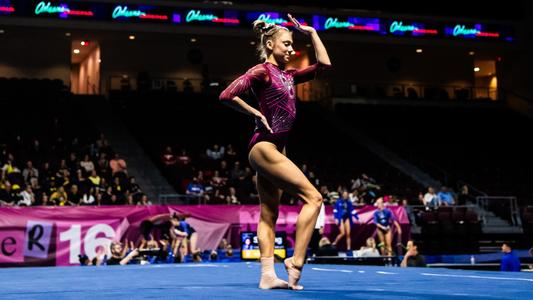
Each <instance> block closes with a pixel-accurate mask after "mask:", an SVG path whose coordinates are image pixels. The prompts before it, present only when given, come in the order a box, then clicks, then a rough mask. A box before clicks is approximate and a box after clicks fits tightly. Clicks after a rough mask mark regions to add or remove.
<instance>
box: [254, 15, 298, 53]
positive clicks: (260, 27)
mask: <svg viewBox="0 0 533 300" xmlns="http://www.w3.org/2000/svg"><path fill="white" fill-rule="evenodd" d="M252 24H253V26H254V32H255V33H256V34H257V37H258V39H259V43H258V44H257V54H258V55H259V59H260V60H261V61H263V62H264V61H265V60H266V59H267V57H268V55H269V54H270V52H271V50H270V49H268V48H267V46H266V43H267V41H269V40H274V38H275V36H276V35H277V34H278V33H279V32H281V31H282V30H286V31H287V32H290V31H289V29H287V28H286V27H283V26H279V25H276V24H274V23H267V22H265V21H263V20H255V21H254V22H253V23H252Z"/></svg>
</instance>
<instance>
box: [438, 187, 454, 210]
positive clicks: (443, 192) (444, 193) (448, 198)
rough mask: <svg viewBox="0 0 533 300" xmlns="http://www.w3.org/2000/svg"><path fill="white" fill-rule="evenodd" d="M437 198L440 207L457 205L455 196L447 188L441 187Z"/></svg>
mask: <svg viewBox="0 0 533 300" xmlns="http://www.w3.org/2000/svg"><path fill="white" fill-rule="evenodd" d="M437 197H438V198H439V205H444V206H450V205H454V204H455V199H454V197H453V194H452V193H451V192H450V191H449V190H448V188H447V187H445V186H443V187H441V189H440V192H439V193H438V194H437Z"/></svg>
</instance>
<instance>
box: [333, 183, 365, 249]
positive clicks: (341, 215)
mask: <svg viewBox="0 0 533 300" xmlns="http://www.w3.org/2000/svg"><path fill="white" fill-rule="evenodd" d="M333 216H334V218H335V223H337V226H339V234H338V235H337V237H336V238H335V241H334V242H333V244H332V245H333V246H336V245H337V243H338V242H339V241H340V240H341V239H342V238H343V237H344V236H346V250H351V249H352V238H351V236H350V232H351V229H352V226H353V224H354V223H357V221H358V220H359V216H358V215H357V212H356V211H355V209H354V208H353V204H352V201H351V200H350V198H349V197H348V192H347V191H344V192H342V195H341V197H339V199H337V201H336V202H335V208H334V209H333Z"/></svg>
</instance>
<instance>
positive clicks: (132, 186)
mask: <svg viewBox="0 0 533 300" xmlns="http://www.w3.org/2000/svg"><path fill="white" fill-rule="evenodd" d="M128 190H129V192H130V193H131V194H132V195H137V194H139V193H142V190H141V187H140V186H139V184H137V182H136V179H135V177H134V176H132V177H130V183H129V187H128Z"/></svg>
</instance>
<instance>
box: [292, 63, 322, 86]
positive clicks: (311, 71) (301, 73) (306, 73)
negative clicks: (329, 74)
mask: <svg viewBox="0 0 533 300" xmlns="http://www.w3.org/2000/svg"><path fill="white" fill-rule="evenodd" d="M331 68H332V67H331V65H325V64H322V63H316V64H313V65H310V66H308V67H306V68H303V69H300V70H294V71H293V72H294V73H293V75H292V76H293V78H294V84H299V83H304V82H307V81H310V80H313V79H316V78H317V77H318V76H320V74H322V73H323V72H325V71H327V70H330V69H331Z"/></svg>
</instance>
